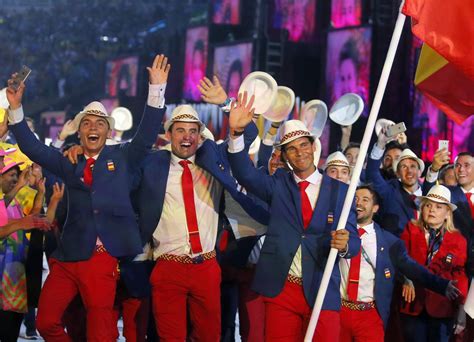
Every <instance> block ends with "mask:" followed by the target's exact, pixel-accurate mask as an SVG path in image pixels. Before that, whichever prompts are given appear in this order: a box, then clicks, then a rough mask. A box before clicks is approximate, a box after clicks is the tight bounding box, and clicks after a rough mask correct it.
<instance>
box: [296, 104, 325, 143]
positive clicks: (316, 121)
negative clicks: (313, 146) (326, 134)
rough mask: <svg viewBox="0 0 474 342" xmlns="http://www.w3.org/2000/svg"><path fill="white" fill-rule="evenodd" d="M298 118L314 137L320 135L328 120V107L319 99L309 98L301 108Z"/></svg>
mask: <svg viewBox="0 0 474 342" xmlns="http://www.w3.org/2000/svg"><path fill="white" fill-rule="evenodd" d="M300 120H301V121H303V122H304V123H305V124H306V126H307V127H308V129H309V130H310V131H311V133H312V134H313V135H314V136H315V137H320V136H321V134H323V130H324V127H325V125H326V121H327V120H328V107H327V106H326V104H325V103H324V102H323V101H321V100H311V101H309V102H308V103H305V105H304V106H303V108H302V109H301V114H300Z"/></svg>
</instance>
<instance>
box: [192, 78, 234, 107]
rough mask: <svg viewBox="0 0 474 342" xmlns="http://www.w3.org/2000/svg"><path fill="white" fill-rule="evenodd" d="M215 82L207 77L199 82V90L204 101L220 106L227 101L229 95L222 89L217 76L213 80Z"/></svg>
mask: <svg viewBox="0 0 474 342" xmlns="http://www.w3.org/2000/svg"><path fill="white" fill-rule="evenodd" d="M212 80H213V82H211V80H210V79H208V78H207V77H204V78H203V79H202V80H200V81H199V84H198V89H199V91H200V92H201V97H202V99H203V100H204V101H206V102H207V103H211V104H216V105H220V104H222V103H224V102H225V101H226V100H227V93H226V92H225V90H224V88H222V85H221V83H220V82H219V79H218V78H217V76H214V77H213V78H212Z"/></svg>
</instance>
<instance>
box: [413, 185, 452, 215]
mask: <svg viewBox="0 0 474 342" xmlns="http://www.w3.org/2000/svg"><path fill="white" fill-rule="evenodd" d="M417 198H419V199H422V198H426V199H429V200H430V201H433V202H436V203H443V204H447V205H448V206H449V207H450V208H451V210H452V211H454V210H456V209H457V208H458V207H457V206H456V205H455V204H453V203H451V191H449V189H448V188H447V187H445V186H444V185H438V184H437V185H434V186H433V187H432V188H431V189H430V191H429V192H428V194H427V195H426V196H417Z"/></svg>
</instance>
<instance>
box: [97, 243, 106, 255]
mask: <svg viewBox="0 0 474 342" xmlns="http://www.w3.org/2000/svg"><path fill="white" fill-rule="evenodd" d="M95 251H96V252H97V253H105V252H107V250H106V249H105V247H104V245H96V246H95Z"/></svg>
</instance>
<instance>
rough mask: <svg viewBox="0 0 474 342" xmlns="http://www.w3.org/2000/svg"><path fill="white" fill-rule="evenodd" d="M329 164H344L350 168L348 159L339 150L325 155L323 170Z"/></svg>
mask: <svg viewBox="0 0 474 342" xmlns="http://www.w3.org/2000/svg"><path fill="white" fill-rule="evenodd" d="M330 166H345V167H347V168H348V169H349V170H350V169H351V166H350V164H349V161H348V160H347V158H346V156H345V155H344V154H343V153H342V152H341V151H336V152H333V153H331V154H330V155H329V156H328V157H327V159H326V163H325V164H324V167H323V170H326V169H327V168H328V167H330Z"/></svg>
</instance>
